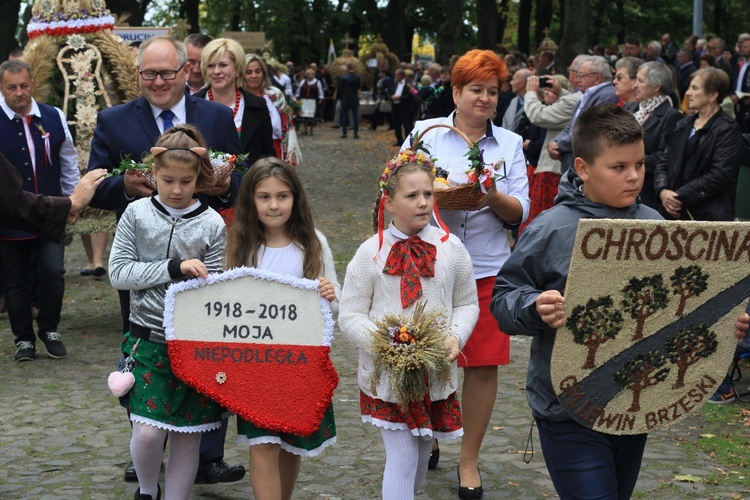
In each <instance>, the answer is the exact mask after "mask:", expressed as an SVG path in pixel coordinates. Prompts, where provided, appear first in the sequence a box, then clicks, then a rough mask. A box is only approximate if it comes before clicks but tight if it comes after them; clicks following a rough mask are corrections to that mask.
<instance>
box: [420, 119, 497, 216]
mask: <svg viewBox="0 0 750 500" xmlns="http://www.w3.org/2000/svg"><path fill="white" fill-rule="evenodd" d="M441 127H442V128H449V129H451V130H453V131H454V132H455V133H457V134H458V135H459V136H460V137H461V138H462V139H463V140H464V141H466V144H467V145H468V146H469V147H471V146H472V145H473V143H472V142H471V139H469V138H468V137H467V136H466V134H464V133H463V132H461V131H460V130H459V129H457V128H456V127H454V126H452V125H446V124H443V123H438V124H435V125H430V126H429V127H427V128H426V129H424V130H423V131H422V132H420V133H419V135H418V136H417V138H416V139H414V144H419V142H420V141H421V140H422V137H424V135H425V134H426V133H427V132H428V131H429V130H432V129H434V128H441ZM433 194H434V196H435V203H436V204H437V207H438V209H440V210H471V209H472V208H474V207H476V206H477V205H478V204H479V202H480V201H482V198H483V197H484V193H482V191H481V190H480V189H478V186H477V184H476V183H473V182H470V183H467V184H462V185H461V186H453V187H449V188H448V189H439V190H434V191H433Z"/></svg>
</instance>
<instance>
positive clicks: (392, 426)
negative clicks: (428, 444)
mask: <svg viewBox="0 0 750 500" xmlns="http://www.w3.org/2000/svg"><path fill="white" fill-rule="evenodd" d="M362 422H364V423H366V424H372V425H374V426H375V427H379V428H381V429H388V430H391V431H409V432H411V434H412V436H416V437H419V436H421V437H424V438H425V439H427V438H432V437H436V438H438V439H443V440H447V439H458V438H460V437H461V436H463V435H464V429H463V427H462V428H460V429H457V430H455V431H451V432H441V431H434V432H433V430H432V429H409V426H408V425H407V424H406V423H404V422H387V421H385V420H380V419H379V418H372V415H362Z"/></svg>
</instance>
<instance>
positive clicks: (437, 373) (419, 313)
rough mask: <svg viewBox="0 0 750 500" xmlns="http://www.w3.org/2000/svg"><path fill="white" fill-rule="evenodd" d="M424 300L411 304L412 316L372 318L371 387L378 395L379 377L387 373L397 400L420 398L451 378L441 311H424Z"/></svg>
mask: <svg viewBox="0 0 750 500" xmlns="http://www.w3.org/2000/svg"><path fill="white" fill-rule="evenodd" d="M425 306H426V302H420V303H419V304H417V305H416V306H415V308H414V311H413V312H412V315H411V318H403V317H400V316H393V315H386V316H384V317H383V318H382V319H381V320H379V321H377V322H375V326H376V329H375V331H374V332H373V335H372V338H371V340H370V345H369V349H370V352H371V353H373V354H374V355H375V359H374V360H373V373H372V382H371V385H370V390H371V391H372V393H373V394H374V395H375V396H377V387H378V385H379V384H380V381H381V379H382V377H383V376H384V375H385V376H387V377H390V380H391V390H392V391H393V393H394V394H395V395H396V399H397V400H398V404H399V405H401V407H402V408H407V407H408V406H409V403H413V402H416V401H422V400H423V399H424V397H425V395H426V394H428V393H429V391H430V388H431V386H432V385H434V384H437V385H438V386H439V387H441V388H443V387H445V385H446V384H447V383H448V382H449V381H450V378H451V362H450V361H448V351H447V349H446V348H445V345H444V342H445V336H446V326H445V322H444V320H443V315H442V314H440V313H437V312H425Z"/></svg>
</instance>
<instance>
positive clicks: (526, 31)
mask: <svg viewBox="0 0 750 500" xmlns="http://www.w3.org/2000/svg"><path fill="white" fill-rule="evenodd" d="M532 2H533V0H520V2H519V5H518V51H519V52H522V53H524V54H532V52H533V51H532V50H531V40H530V38H529V37H530V36H531V7H532Z"/></svg>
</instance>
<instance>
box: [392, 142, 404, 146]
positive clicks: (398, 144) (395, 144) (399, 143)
mask: <svg viewBox="0 0 750 500" xmlns="http://www.w3.org/2000/svg"><path fill="white" fill-rule="evenodd" d="M401 144H403V142H398V141H396V142H394V143H393V144H391V146H400V145H401Z"/></svg>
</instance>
